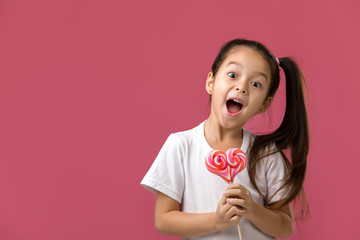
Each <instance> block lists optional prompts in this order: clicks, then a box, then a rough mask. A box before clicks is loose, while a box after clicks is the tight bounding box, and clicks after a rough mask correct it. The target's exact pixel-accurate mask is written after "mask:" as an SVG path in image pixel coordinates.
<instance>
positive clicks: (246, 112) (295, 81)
mask: <svg viewBox="0 0 360 240" xmlns="http://www.w3.org/2000/svg"><path fill="white" fill-rule="evenodd" d="M279 68H282V69H283V71H284V73H285V77H286V110H285V116H284V119H283V121H282V123H281V125H280V127H279V128H278V129H277V130H275V131H274V132H273V133H270V134H268V135H261V136H256V135H254V134H253V133H251V132H249V131H247V130H246V129H244V128H243V126H244V124H245V123H246V121H247V120H248V119H250V118H251V117H253V116H254V115H256V114H261V113H264V112H265V111H266V110H267V109H268V107H269V106H270V104H271V102H272V100H273V97H274V95H275V92H276V90H277V88H278V86H279V80H280V77H279ZM302 83H303V76H302V74H301V71H300V69H299V67H298V65H297V64H296V63H295V62H294V61H293V60H292V59H290V58H281V59H277V58H275V57H274V56H273V55H272V54H271V53H270V51H269V50H268V49H267V48H266V47H265V46H263V45H262V44H260V43H258V42H255V41H250V40H244V39H234V40H232V41H230V42H228V43H226V44H225V45H224V46H223V47H222V48H221V50H220V52H219V54H218V55H217V57H216V59H215V61H214V63H213V65H212V71H211V72H210V73H209V74H208V76H207V81H206V91H207V92H208V94H209V95H210V98H211V112H210V116H209V118H208V119H207V120H206V121H204V122H203V123H201V124H200V125H198V126H197V127H195V128H193V129H191V130H188V131H184V132H179V133H175V134H171V135H170V136H169V138H168V139H167V140H166V142H165V144H164V146H163V147H162V149H161V151H160V152H159V154H158V156H157V158H156V159H155V161H154V163H153V165H152V166H151V168H150V170H149V171H148V173H147V174H146V175H145V177H144V179H143V180H142V182H141V184H142V185H143V186H144V187H146V188H147V189H149V190H151V191H153V192H155V193H156V194H157V198H156V207H155V227H156V229H157V230H158V231H159V232H160V233H162V234H167V235H173V236H179V237H183V238H185V239H187V238H193V237H194V238H195V239H207V240H210V239H214V240H215V239H221V240H225V239H237V237H238V235H237V228H236V224H237V223H238V222H240V225H241V229H242V236H243V239H244V240H247V239H249V240H250V239H256V240H262V239H276V238H277V237H278V238H288V237H289V236H290V235H291V234H292V232H293V215H292V211H291V208H290V205H289V204H290V202H291V201H292V200H294V199H295V198H296V197H297V196H298V195H299V194H300V193H301V192H302V191H303V182H304V178H305V169H306V160H307V154H308V151H309V133H308V122H307V113H306V108H305V104H304V96H303V89H302ZM233 147H237V148H241V150H242V151H243V152H244V153H245V154H246V155H247V159H248V165H247V167H246V168H247V170H246V169H245V170H244V171H242V172H240V174H238V175H237V176H236V177H235V180H234V183H233V184H230V185H227V184H226V182H225V181H222V180H221V179H220V178H219V177H218V176H216V175H214V174H212V173H210V172H208V171H207V169H206V167H205V157H206V155H207V154H208V153H209V152H210V151H211V150H213V149H217V150H221V151H223V152H226V150H227V149H229V148H233ZM287 149H289V150H290V153H291V162H290V161H289V160H288V158H287V157H286V155H285V154H284V153H283V150H287ZM224 190H225V192H224Z"/></svg>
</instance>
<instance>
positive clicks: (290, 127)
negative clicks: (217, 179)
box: [212, 39, 309, 215]
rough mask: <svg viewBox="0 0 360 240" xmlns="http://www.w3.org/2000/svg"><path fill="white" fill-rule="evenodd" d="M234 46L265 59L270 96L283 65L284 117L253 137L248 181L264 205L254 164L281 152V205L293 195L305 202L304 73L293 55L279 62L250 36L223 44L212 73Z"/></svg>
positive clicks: (306, 151)
mask: <svg viewBox="0 0 360 240" xmlns="http://www.w3.org/2000/svg"><path fill="white" fill-rule="evenodd" d="M236 46H245V47H249V48H252V49H254V50H256V51H257V52H258V53H260V54H261V55H262V56H263V57H264V59H265V60H266V61H267V62H268V64H269V66H270V70H271V83H270V87H269V91H268V94H267V97H273V96H274V95H275V93H276V91H277V89H278V87H279V82H280V71H279V66H280V67H281V68H282V69H283V71H284V74H285V78H286V109H285V115H284V118H283V120H282V122H281V124H280V126H279V128H278V129H276V130H275V131H274V132H272V133H270V134H266V135H259V136H256V137H255V140H254V141H253V143H252V145H251V148H250V152H249V156H248V157H249V159H248V172H249V177H250V181H251V183H252V184H253V186H254V187H255V189H256V190H257V191H258V192H259V193H260V194H261V195H262V197H263V199H264V203H265V205H267V204H268V201H269V199H267V198H266V196H264V195H263V194H262V193H261V192H260V190H259V188H258V186H257V184H256V181H255V176H256V166H257V163H259V161H261V159H263V158H264V157H267V156H269V155H271V154H274V153H276V152H280V153H281V155H282V157H283V159H284V161H285V163H286V166H287V168H288V176H287V177H286V178H285V179H284V184H283V185H282V186H281V188H280V189H279V190H281V189H283V188H285V189H287V191H288V194H287V195H286V198H285V199H284V200H283V201H282V205H286V204H289V203H290V202H292V201H293V200H294V199H295V198H296V197H299V199H300V200H302V201H303V202H304V201H305V202H306V198H305V199H304V198H303V197H304V196H305V195H304V188H303V184H304V179H305V173H306V162H307V155H308V152H309V125H308V117H307V111H306V106H305V99H304V93H303V85H304V84H306V83H305V79H304V77H303V74H302V72H301V70H300V68H299V66H298V65H297V63H296V62H295V61H294V60H293V59H291V58H288V57H284V58H280V59H278V60H279V64H278V61H277V59H276V58H275V57H274V56H273V54H272V53H271V52H270V51H269V50H268V49H267V48H266V47H265V46H264V45H263V44H261V43H259V42H256V41H252V40H246V39H234V40H231V41H229V42H227V43H226V44H224V45H223V46H222V48H221V49H220V52H219V53H218V55H217V57H216V58H215V61H214V63H213V65H212V72H213V75H214V76H215V75H216V73H217V72H218V70H219V68H220V66H221V64H222V63H223V62H224V60H225V59H226V57H227V56H228V54H229V52H230V51H231V50H232V49H233V48H234V47H236ZM274 143H275V144H276V149H275V150H274V151H272V152H269V151H266V150H268V149H271V146H272V145H273V144H274ZM285 151H290V156H291V157H290V159H291V161H290V160H289V159H288V157H287V156H286V155H285V153H284V152H285ZM279 190H278V191H279ZM270 197H271V196H270ZM307 207H308V205H307V202H306V204H303V205H302V207H301V213H302V215H303V214H304V213H307V212H308V208H307Z"/></svg>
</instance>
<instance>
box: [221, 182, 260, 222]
mask: <svg viewBox="0 0 360 240" xmlns="http://www.w3.org/2000/svg"><path fill="white" fill-rule="evenodd" d="M224 197H226V203H227V204H229V205H230V206H233V207H236V208H235V209H236V214H237V215H238V216H244V217H247V218H249V216H251V215H254V214H255V212H256V209H257V208H256V207H257V204H256V203H255V202H254V201H253V199H252V197H251V194H250V192H249V190H247V189H246V188H245V187H244V186H242V185H241V184H239V183H233V184H230V185H229V186H228V188H227V189H226V191H225V193H224Z"/></svg>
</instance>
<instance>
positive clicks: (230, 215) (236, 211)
mask: <svg viewBox="0 0 360 240" xmlns="http://www.w3.org/2000/svg"><path fill="white" fill-rule="evenodd" d="M243 213H244V211H243V210H240V209H239V208H238V207H236V206H232V207H231V208H230V209H229V211H228V212H227V213H226V214H225V218H226V219H228V220H229V221H230V220H231V219H232V218H233V217H234V216H242V215H243Z"/></svg>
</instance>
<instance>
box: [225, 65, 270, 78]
mask: <svg viewBox="0 0 360 240" xmlns="http://www.w3.org/2000/svg"><path fill="white" fill-rule="evenodd" d="M232 64H233V65H236V66H239V67H242V65H241V63H239V62H235V61H231V62H229V63H228V64H227V66H229V65H232ZM256 73H257V75H261V76H263V77H264V78H265V80H268V77H267V76H266V74H265V73H263V72H256Z"/></svg>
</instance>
